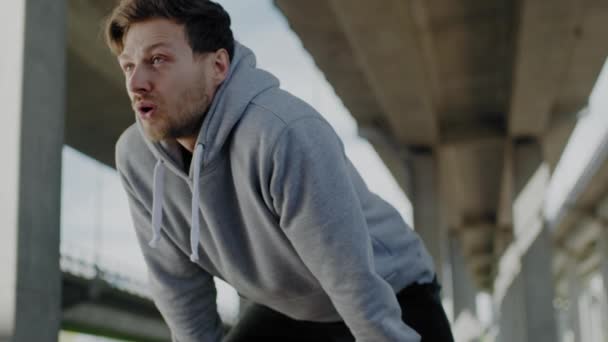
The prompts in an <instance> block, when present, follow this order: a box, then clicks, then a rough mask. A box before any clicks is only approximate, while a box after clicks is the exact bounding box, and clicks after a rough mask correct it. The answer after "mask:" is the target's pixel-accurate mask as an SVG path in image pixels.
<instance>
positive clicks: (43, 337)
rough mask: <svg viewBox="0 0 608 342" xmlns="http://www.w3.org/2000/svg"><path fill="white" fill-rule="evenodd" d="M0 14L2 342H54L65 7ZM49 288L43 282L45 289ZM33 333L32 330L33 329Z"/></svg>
mask: <svg viewBox="0 0 608 342" xmlns="http://www.w3.org/2000/svg"><path fill="white" fill-rule="evenodd" d="M5 6H8V8H5V9H4V10H3V11H0V28H2V31H3V34H2V35H1V36H0V45H2V46H3V48H4V49H5V50H4V52H3V54H2V57H0V70H1V71H0V72H1V74H2V77H0V102H2V104H3V119H4V120H3V122H4V125H5V126H4V133H3V134H1V135H0V145H1V146H3V147H4V149H5V152H4V156H3V158H4V162H3V165H4V167H3V169H2V171H0V189H2V191H0V208H2V209H3V210H2V215H0V227H2V230H1V232H2V234H1V238H0V257H1V258H2V260H3V265H5V269H4V270H3V272H2V273H3V276H2V278H1V280H0V340H1V341H4V340H9V341H16V342H20V341H24V342H25V341H41V342H44V341H56V340H57V335H58V331H59V320H60V314H61V306H60V298H61V272H60V269H59V235H60V234H59V230H60V229H59V213H60V203H61V201H60V197H61V186H60V183H61V149H62V146H63V127H64V113H65V95H66V93H65V91H66V80H65V71H66V52H65V51H66V38H65V36H66V21H67V10H66V3H65V1H53V2H49V1H43V0H27V1H26V0H16V1H11V2H9V3H6V4H5ZM41 280H44V281H41ZM32 327H35V328H32Z"/></svg>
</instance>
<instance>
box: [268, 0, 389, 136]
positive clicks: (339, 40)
mask: <svg viewBox="0 0 608 342" xmlns="http://www.w3.org/2000/svg"><path fill="white" fill-rule="evenodd" d="M274 3H275V4H276V6H277V7H278V8H279V9H280V10H281V12H282V13H283V14H284V15H285V17H286V18H287V19H288V22H289V26H290V27H291V29H293V30H294V31H295V32H296V33H297V34H298V37H299V38H300V40H301V41H302V45H303V46H304V48H305V49H306V50H307V51H309V52H310V54H311V56H312V58H313V59H314V61H315V63H316V65H317V66H318V67H319V69H320V70H322V71H323V74H324V75H325V77H326V78H327V80H328V81H329V83H330V84H331V85H332V86H333V88H334V89H335V91H336V94H337V95H338V97H339V98H340V99H341V100H342V102H343V103H344V105H345V106H346V108H348V110H349V111H350V113H351V114H352V115H353V116H354V117H355V118H356V119H357V122H358V123H359V126H360V127H361V126H364V127H367V126H371V127H380V128H383V127H387V125H385V124H383V123H382V116H383V109H382V108H381V107H380V105H379V103H378V100H377V99H376V96H375V95H374V92H373V91H372V89H371V87H370V85H369V81H368V80H367V78H366V77H365V75H364V74H363V72H362V71H361V67H360V65H359V62H358V61H357V60H356V59H355V58H353V56H354V52H353V49H352V46H351V44H350V42H349V41H348V39H347V37H346V34H345V32H344V31H343V29H342V26H341V25H340V23H339V22H338V20H337V18H336V14H335V13H334V10H333V8H332V7H331V6H330V4H329V2H328V1H326V0H308V1H290V0H274ZM311 18H314V20H311Z"/></svg>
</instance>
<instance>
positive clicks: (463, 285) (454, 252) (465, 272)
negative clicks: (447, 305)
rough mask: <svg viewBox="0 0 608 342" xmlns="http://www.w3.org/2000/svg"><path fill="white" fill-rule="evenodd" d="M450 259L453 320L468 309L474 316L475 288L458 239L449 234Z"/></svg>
mask: <svg viewBox="0 0 608 342" xmlns="http://www.w3.org/2000/svg"><path fill="white" fill-rule="evenodd" d="M450 259H451V260H452V292H453V296H454V297H453V298H454V314H453V317H454V321H456V320H458V316H460V314H462V313H463V312H466V311H468V312H469V313H470V314H471V315H473V316H475V315H476V312H477V305H476V300H475V298H476V296H477V290H476V288H475V285H474V283H473V277H472V275H471V271H470V269H469V268H468V267H467V265H466V261H465V258H464V254H463V252H462V248H461V246H460V241H459V240H458V237H457V236H456V235H453V234H452V235H450Z"/></svg>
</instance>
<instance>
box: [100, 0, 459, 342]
mask: <svg viewBox="0 0 608 342" xmlns="http://www.w3.org/2000/svg"><path fill="white" fill-rule="evenodd" d="M106 39H107V42H108V44H109V46H110V48H111V49H112V51H113V52H114V53H115V54H116V55H117V57H118V61H119V63H120V66H121V69H122V70H123V72H124V75H125V79H126V88H127V92H128V94H129V97H130V99H131V102H132V106H133V110H134V111H135V115H136V123H135V124H134V125H133V126H131V127H129V128H128V129H127V130H126V131H125V132H124V133H123V134H122V136H121V137H120V139H119V141H118V143H117V146H116V165H117V169H118V171H119V174H120V177H121V180H122V182H123V185H124V188H125V189H126V192H127V194H128V197H129V201H130V209H131V214H132V216H133V220H134V225H135V229H136V232H137V236H138V239H139V242H140V247H141V250H142V252H143V255H144V258H145V261H146V263H147V266H148V271H149V280H150V287H151V292H152V295H153V298H154V301H155V303H156V305H157V306H158V308H159V310H160V312H161V313H162V315H163V317H164V318H165V320H166V321H167V323H168V324H169V327H170V329H171V332H172V335H173V339H174V340H175V341H180V342H187V341H220V340H221V339H222V329H221V322H220V320H219V317H218V314H217V311H216V304H215V300H216V298H215V295H216V292H215V287H214V282H213V276H216V277H219V278H221V279H224V280H225V281H227V282H228V283H230V284H232V285H233V286H234V287H235V288H236V290H237V291H238V292H239V293H240V294H241V295H242V296H244V297H246V298H248V299H249V300H250V301H251V302H252V303H253V304H252V305H251V306H250V307H249V308H248V309H247V311H246V312H245V313H244V314H243V316H242V319H241V321H240V322H239V323H238V324H237V325H236V326H235V327H234V328H233V329H232V330H231V331H230V333H229V335H228V336H227V337H226V339H225V340H226V341H231V342H235V341H353V340H355V339H356V340H357V341H369V342H372V341H373V342H382V341H419V340H420V338H421V337H422V340H423V341H451V340H452V338H451V333H450V330H449V325H448V322H447V320H446V318H445V314H444V312H443V308H442V307H441V304H440V301H439V297H438V291H439V289H438V285H437V283H436V280H435V273H434V270H433V267H432V260H431V258H430V256H429V255H428V253H427V251H426V250H425V248H424V246H423V244H422V242H421V241H420V239H419V238H418V237H417V235H416V234H415V233H414V232H413V231H412V230H411V229H409V228H408V227H407V226H406V224H405V223H404V222H403V220H402V219H401V217H400V216H399V214H398V213H397V211H396V210H395V209H394V208H392V207H391V206H390V205H389V204H387V203H386V202H385V201H383V200H382V199H380V198H379V197H378V196H376V195H375V194H373V193H372V192H370V191H369V190H368V189H367V187H366V186H365V184H364V182H363V180H362V179H361V177H360V176H359V174H358V173H357V171H356V170H355V168H354V167H353V165H352V164H351V162H350V161H349V160H348V158H347V157H346V156H345V154H344V148H343V146H342V143H341V142H340V140H339V138H338V137H337V135H336V134H335V133H334V131H333V130H332V128H331V127H330V126H329V124H328V123H327V122H326V121H325V120H324V119H323V118H322V117H321V116H320V115H319V114H318V113H317V112H316V111H315V110H314V109H313V108H311V107H310V106H309V105H307V104H306V103H304V102H303V101H301V100H299V99H298V98H296V97H294V96H293V95H291V94H289V93H287V92H285V91H283V90H281V89H280V88H279V82H278V80H277V79H276V78H275V77H274V76H272V75H271V74H269V73H268V72H265V71H263V70H260V69H257V68H256V62H255V57H254V55H253V53H252V52H251V51H250V50H249V49H247V48H246V47H244V46H242V45H240V44H239V43H238V42H235V41H234V39H233V36H232V32H231V30H230V18H229V16H228V14H227V13H226V12H225V11H224V10H223V8H222V7H221V6H219V5H218V4H216V3H214V2H211V1H205V0H198V1H197V0H123V1H121V2H120V4H119V5H118V6H117V7H116V9H115V10H114V12H113V14H112V15H111V17H110V18H109V20H108V23H107V27H106Z"/></svg>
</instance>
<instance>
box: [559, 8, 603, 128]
mask: <svg viewBox="0 0 608 342" xmlns="http://www.w3.org/2000/svg"><path fill="white" fill-rule="evenodd" d="M576 4H577V6H578V9H577V10H576V11H574V12H573V13H572V14H573V15H574V16H576V23H575V27H574V28H573V30H572V31H571V32H569V37H573V38H574V42H573V43H572V45H571V53H570V55H569V58H568V67H567V69H566V70H564V73H563V74H562V75H561V80H560V82H559V90H558V93H557V94H556V95H557V96H556V99H555V104H554V106H553V111H554V115H557V116H560V115H563V114H565V115H568V114H574V113H576V112H578V111H579V110H581V109H583V108H584V107H585V106H586V104H587V100H588V98H589V94H591V90H592V89H593V86H594V85H595V83H596V80H597V78H598V76H599V74H600V71H601V69H602V66H603V65H604V63H605V61H606V57H607V56H608V44H605V43H604V42H605V40H606V30H607V24H606V23H608V3H607V2H606V1H604V0H579V1H576ZM566 37H568V36H566ZM569 37H568V38H567V39H570V38H569ZM564 43H566V44H567V43H568V40H565V41H564ZM564 47H566V46H564Z"/></svg>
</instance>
